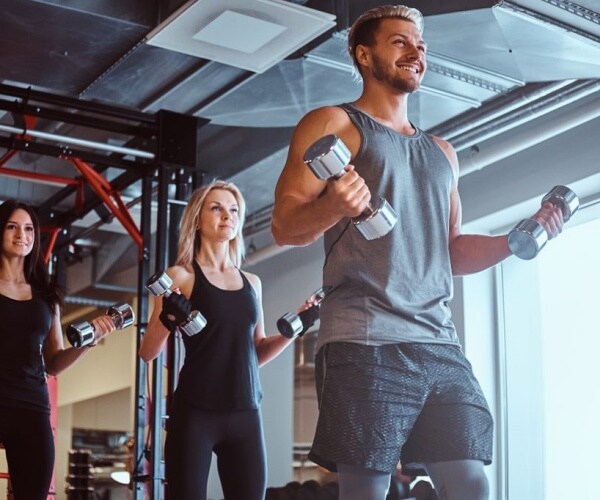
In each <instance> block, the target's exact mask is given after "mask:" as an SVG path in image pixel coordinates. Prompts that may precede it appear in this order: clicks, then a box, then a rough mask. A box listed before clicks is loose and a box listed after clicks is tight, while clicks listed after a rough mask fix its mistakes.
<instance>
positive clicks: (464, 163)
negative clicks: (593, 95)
mask: <svg viewBox="0 0 600 500" xmlns="http://www.w3.org/2000/svg"><path fill="white" fill-rule="evenodd" d="M598 117H600V102H598V101H597V102H596V103H592V104H590V105H587V106H583V107H582V106H580V107H578V108H575V109H573V110H571V111H569V112H568V113H567V114H566V115H564V116H561V117H560V119H558V120H556V121H555V122H554V123H551V124H548V123H542V124H539V125H538V126H537V127H535V128H534V129H531V130H530V131H529V132H527V133H523V134H519V135H518V136H517V137H516V138H507V139H505V140H503V141H499V142H496V143H494V144H493V145H490V146H489V147H485V148H484V147H482V149H481V150H479V149H478V150H477V151H472V150H470V151H468V152H467V151H465V152H464V153H463V154H461V155H459V164H460V176H461V177H463V176H465V175H468V174H470V173H472V172H475V171H477V170H481V169H482V168H484V167H487V166H488V165H491V164H492V163H495V162H498V161H500V160H503V159H504V158H507V157H509V156H512V155H514V154H516V153H519V152H520V151H523V150H524V149H527V148H530V147H532V146H535V145H536V144H539V143H541V142H543V141H545V140H547V139H550V138H552V137H555V136H557V135H559V134H561V133H563V132H566V131H568V130H570V129H572V128H575V127H578V126H579V125H582V124H584V123H586V122H588V121H590V120H593V119H596V118H598Z"/></svg>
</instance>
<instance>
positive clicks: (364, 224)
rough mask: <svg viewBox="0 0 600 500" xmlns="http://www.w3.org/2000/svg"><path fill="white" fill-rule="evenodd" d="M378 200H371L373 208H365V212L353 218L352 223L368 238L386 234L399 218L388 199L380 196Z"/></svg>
mask: <svg viewBox="0 0 600 500" xmlns="http://www.w3.org/2000/svg"><path fill="white" fill-rule="evenodd" d="M376 201H377V203H373V202H371V209H372V210H365V212H364V213H363V214H361V215H360V216H358V217H355V218H354V219H352V223H353V224H354V225H355V226H356V229H358V231H359V232H360V234H361V235H362V236H363V238H364V239H366V240H375V239H377V238H381V237H382V236H385V235H386V234H387V233H389V232H390V231H391V230H392V228H393V227H394V225H395V224H396V221H397V220H398V215H397V214H396V212H395V211H394V209H393V208H392V206H391V205H390V204H389V203H388V202H387V200H384V199H383V198H379V199H378V200H376Z"/></svg>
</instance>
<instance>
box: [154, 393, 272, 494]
mask: <svg viewBox="0 0 600 500" xmlns="http://www.w3.org/2000/svg"><path fill="white" fill-rule="evenodd" d="M168 422H169V423H168V429H167V431H168V432H167V439H166V442H165V468H166V478H167V492H168V496H169V498H173V499H177V500H206V488H207V483H208V473H209V470H210V462H211V459H212V453H213V451H214V453H215V454H216V455H217V468H218V471H219V478H220V480H221V487H222V488H223V494H224V496H225V500H239V499H240V498H243V499H244V500H263V499H264V497H265V493H266V482H267V481H266V455H265V445H264V438H263V431H262V421H261V415H260V410H243V411H226V412H221V411H205V410H199V409H195V408H186V407H184V405H183V404H181V402H179V403H178V404H177V403H176V404H174V405H173V408H172V411H171V415H170V417H169V421H168Z"/></svg>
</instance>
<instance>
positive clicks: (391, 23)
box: [356, 19, 427, 92]
mask: <svg viewBox="0 0 600 500" xmlns="http://www.w3.org/2000/svg"><path fill="white" fill-rule="evenodd" d="M374 42H375V43H374V44H372V45H370V46H367V45H358V46H357V48H356V58H357V61H358V62H359V64H361V67H362V73H363V77H368V76H369V75H370V76H372V78H373V79H374V80H377V81H378V82H381V83H384V84H386V85H388V86H389V87H390V88H392V89H394V90H396V91H399V92H414V91H416V90H417V89H418V88H419V86H420V84H421V80H422V79H423V75H424V74H425V70H426V67H427V65H426V61H425V54H426V51H427V45H426V44H425V42H424V41H423V38H422V37H421V34H420V33H419V30H418V28H417V26H416V25H415V24H414V23H413V22H411V21H406V20H403V19H382V20H381V21H380V23H379V27H378V29H377V31H376V33H375V36H374Z"/></svg>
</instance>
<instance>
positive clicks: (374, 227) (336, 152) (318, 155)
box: [304, 134, 398, 240]
mask: <svg viewBox="0 0 600 500" xmlns="http://www.w3.org/2000/svg"><path fill="white" fill-rule="evenodd" d="M351 158H352V154H351V153H350V150H349V149H348V148H347V147H346V145H345V144H344V143H343V142H342V140H341V139H340V138H339V137H338V136H337V135H333V134H329V135H326V136H324V137H321V138H320V139H319V140H317V141H316V142H314V143H313V144H312V145H311V146H310V147H309V148H308V149H307V150H306V153H305V154H304V163H306V165H307V166H308V168H310V170H311V171H312V173H313V174H315V176H316V177H317V178H318V179H321V180H324V181H328V180H330V179H339V178H340V177H342V176H343V175H344V174H346V166H347V165H348V164H349V163H350V159H351ZM397 220H398V216H397V215H396V212H394V209H393V208H392V207H391V205H390V204H389V203H388V202H387V201H386V200H385V199H383V198H378V200H377V202H376V203H375V204H371V203H369V205H368V206H367V208H366V209H365V210H364V211H363V213H362V214H360V215H359V216H358V217H354V218H353V219H352V222H353V224H354V226H355V227H356V229H358V231H359V232H360V234H361V235H362V236H363V238H365V239H366V240H374V239H376V238H381V237H382V236H384V235H386V234H387V233H389V232H390V231H391V230H392V228H393V227H394V225H395V224H396V221H397Z"/></svg>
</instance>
